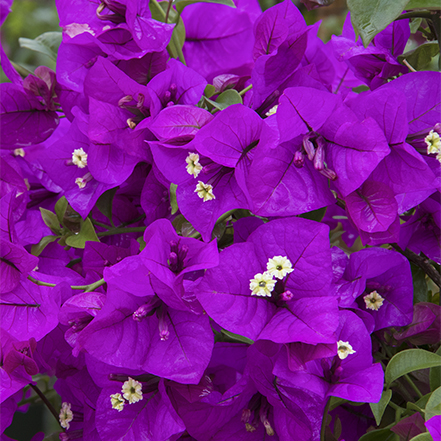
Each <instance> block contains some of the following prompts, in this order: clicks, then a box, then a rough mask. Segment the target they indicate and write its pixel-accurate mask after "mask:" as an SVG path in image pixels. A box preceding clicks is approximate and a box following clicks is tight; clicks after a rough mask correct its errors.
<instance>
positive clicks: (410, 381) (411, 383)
mask: <svg viewBox="0 0 441 441" xmlns="http://www.w3.org/2000/svg"><path fill="white" fill-rule="evenodd" d="M404 378H405V379H406V380H407V382H408V383H409V385H410V387H411V388H412V389H413V390H414V391H415V393H416V394H417V395H418V398H423V394H422V393H421V391H420V390H419V389H418V388H417V386H416V384H415V383H414V382H413V381H412V379H411V378H410V377H409V375H408V374H405V375H404Z"/></svg>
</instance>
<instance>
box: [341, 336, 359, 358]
mask: <svg viewBox="0 0 441 441" xmlns="http://www.w3.org/2000/svg"><path fill="white" fill-rule="evenodd" d="M355 352H356V351H354V350H353V349H352V346H351V345H350V344H349V342H348V341H342V340H339V341H338V342H337V355H338V357H339V358H340V359H341V360H344V359H345V358H346V357H347V356H348V355H350V354H355Z"/></svg>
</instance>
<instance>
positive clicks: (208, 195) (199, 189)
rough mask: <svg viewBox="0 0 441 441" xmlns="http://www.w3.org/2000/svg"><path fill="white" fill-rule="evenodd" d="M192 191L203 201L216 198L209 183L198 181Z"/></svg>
mask: <svg viewBox="0 0 441 441" xmlns="http://www.w3.org/2000/svg"><path fill="white" fill-rule="evenodd" d="M194 192H195V193H197V194H198V196H199V197H200V198H201V199H203V200H204V202H207V201H211V200H212V199H216V196H215V195H214V194H213V187H212V186H211V185H208V184H204V183H203V182H202V181H198V185H196V190H195V191H194Z"/></svg>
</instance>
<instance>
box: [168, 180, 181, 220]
mask: <svg viewBox="0 0 441 441" xmlns="http://www.w3.org/2000/svg"><path fill="white" fill-rule="evenodd" d="M177 188H178V186H177V185H176V184H173V183H171V184H170V205H171V209H172V210H171V214H175V213H176V212H177V211H178V210H179V207H178V201H177V199H176V189H177Z"/></svg>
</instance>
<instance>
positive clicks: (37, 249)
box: [31, 236, 59, 257]
mask: <svg viewBox="0 0 441 441" xmlns="http://www.w3.org/2000/svg"><path fill="white" fill-rule="evenodd" d="M58 237H59V236H44V237H42V238H41V239H40V242H38V243H37V244H36V245H32V247H31V254H32V255H34V256H36V257H38V256H39V255H40V254H41V253H42V252H43V250H44V249H45V248H46V247H47V246H48V245H49V244H50V243H52V242H55V241H56V240H57V239H58Z"/></svg>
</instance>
